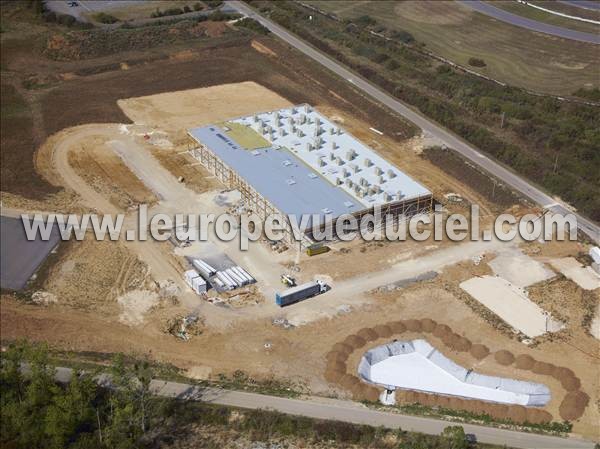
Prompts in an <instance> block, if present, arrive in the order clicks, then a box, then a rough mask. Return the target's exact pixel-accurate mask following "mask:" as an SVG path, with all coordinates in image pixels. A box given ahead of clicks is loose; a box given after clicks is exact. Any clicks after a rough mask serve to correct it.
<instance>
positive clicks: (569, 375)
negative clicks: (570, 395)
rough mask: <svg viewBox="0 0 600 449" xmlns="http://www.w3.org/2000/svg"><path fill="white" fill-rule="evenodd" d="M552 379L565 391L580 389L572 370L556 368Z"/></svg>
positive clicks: (562, 367)
mask: <svg viewBox="0 0 600 449" xmlns="http://www.w3.org/2000/svg"><path fill="white" fill-rule="evenodd" d="M552 377H554V378H555V379H556V380H558V381H559V382H560V384H561V385H562V387H563V388H564V389H565V390H567V391H575V390H579V387H581V380H579V377H577V376H576V375H575V373H574V372H573V370H570V369H569V368H565V367H564V366H559V367H556V369H555V370H554V372H553V373H552Z"/></svg>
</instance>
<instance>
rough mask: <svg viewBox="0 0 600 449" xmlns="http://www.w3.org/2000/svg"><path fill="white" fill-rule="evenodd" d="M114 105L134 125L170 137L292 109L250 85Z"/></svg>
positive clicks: (222, 86)
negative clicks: (250, 115)
mask: <svg viewBox="0 0 600 449" xmlns="http://www.w3.org/2000/svg"><path fill="white" fill-rule="evenodd" d="M117 104H118V105H119V107H120V108H121V109H122V110H123V112H124V113H125V114H126V115H127V117H129V118H130V119H131V120H133V122H135V123H136V124H144V125H148V126H151V127H156V128H159V129H161V130H165V131H167V132H174V133H181V132H182V130H186V129H188V128H193V127H197V126H202V125H208V124H210V123H214V122H222V121H225V120H228V119H231V118H235V117H239V116H242V115H249V114H252V113H255V112H259V111H269V110H273V109H278V108H284V107H289V106H292V104H291V103H290V102H289V101H287V100H286V99H284V98H283V97H280V96H279V95H277V94H276V93H275V92H273V91H271V90H269V89H267V88H265V87H263V86H261V85H260V84H257V83H255V82H253V81H246V82H243V83H235V84H221V85H218V86H211V87H203V88H199V89H189V90H184V91H179V92H167V93H162V94H156V95H149V96H146V97H138V98H128V99H122V100H119V101H118V102H117Z"/></svg>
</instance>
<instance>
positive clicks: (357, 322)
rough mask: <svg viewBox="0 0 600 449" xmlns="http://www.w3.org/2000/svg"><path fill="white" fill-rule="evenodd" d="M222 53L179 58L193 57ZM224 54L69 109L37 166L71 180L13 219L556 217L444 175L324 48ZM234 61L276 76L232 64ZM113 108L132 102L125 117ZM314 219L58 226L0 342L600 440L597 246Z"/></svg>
mask: <svg viewBox="0 0 600 449" xmlns="http://www.w3.org/2000/svg"><path fill="white" fill-rule="evenodd" d="M211 51H213V49H208V50H202V49H200V50H197V51H194V52H190V53H189V54H187V53H186V54H182V53H177V54H176V55H172V57H171V59H169V62H168V63H165V64H169V65H172V69H169V70H173V74H177V73H178V72H179V71H180V70H182V67H183V66H182V64H189V66H190V67H191V66H192V65H198V64H199V63H200V62H202V61H204V60H205V59H206V58H207V57H208V56H207V55H209V54H211V53H210V52H211ZM220 51H222V54H223V55H225V56H226V57H225V56H224V57H223V59H222V60H219V61H217V62H215V66H216V65H219V71H220V72H219V71H216V72H211V74H210V76H211V78H210V79H208V78H203V77H208V76H209V75H207V74H206V73H198V74H197V75H196V77H195V78H194V80H193V82H194V83H196V85H195V86H192V85H185V86H181V85H175V86H173V87H172V88H169V87H168V86H162V87H161V88H160V89H157V90H156V92H150V93H148V92H145V93H139V94H136V95H134V96H130V97H128V96H127V95H126V94H122V95H121V96H119V97H118V98H114V99H110V101H111V105H110V107H111V108H113V109H111V110H110V114H107V115H106V116H103V117H100V116H98V117H93V118H92V119H90V120H87V119H86V121H85V122H78V121H77V120H79V119H78V118H73V119H72V122H73V123H69V124H68V126H64V127H60V126H58V125H57V127H59V128H60V129H57V130H55V132H53V133H52V134H51V135H49V136H48V137H47V138H46V139H45V140H44V142H43V143H42V144H41V145H40V147H39V148H38V149H37V151H36V153H35V161H36V163H35V167H36V170H38V171H39V172H40V173H41V174H42V176H43V178H44V179H45V180H48V182H51V183H52V185H54V186H57V188H60V191H59V193H56V194H52V195H49V196H47V197H46V198H44V199H41V200H35V201H34V200H28V199H23V198H21V197H20V196H19V195H13V194H10V195H5V196H4V197H3V204H2V207H3V208H2V213H3V215H12V216H18V214H19V213H21V212H23V211H41V212H43V213H45V214H47V213H51V212H54V211H74V212H77V213H83V212H87V211H95V212H98V213H102V214H117V213H123V214H125V220H124V231H127V230H130V229H132V230H133V229H134V228H135V224H136V223H135V217H136V215H135V214H136V213H137V211H138V209H139V208H140V205H142V204H143V205H147V206H148V212H149V213H150V214H157V213H167V214H175V213H192V212H196V213H197V212H202V213H211V214H215V215H219V214H224V213H230V214H233V215H235V216H238V217H239V216H240V215H241V214H244V213H248V212H253V213H256V214H258V215H259V216H260V217H263V218H264V217H266V216H268V215H280V216H282V217H287V216H288V215H302V214H311V215H313V217H317V218H318V220H319V226H320V227H325V226H326V225H331V224H332V223H335V220H336V219H337V218H338V217H341V216H344V215H347V214H350V215H352V216H354V217H356V218H360V217H361V216H363V215H365V214H368V213H372V212H373V210H374V208H375V207H380V208H381V212H382V214H383V216H386V215H387V216H389V217H392V219H393V220H394V221H396V222H403V221H404V220H406V219H408V218H410V217H412V216H415V215H428V216H433V207H434V204H435V203H438V204H440V205H441V207H442V212H441V213H442V214H443V215H444V216H448V215H450V214H452V213H457V212H461V213H465V211H466V210H467V206H469V205H471V204H479V205H480V207H481V211H482V213H481V218H480V223H481V228H482V229H488V228H490V226H491V224H492V217H493V215H494V213H497V212H510V213H513V214H515V215H516V216H522V215H525V214H527V213H534V214H538V215H542V214H543V213H544V211H543V210H542V208H540V207H538V206H535V205H532V204H531V203H530V202H528V201H525V200H522V199H520V198H518V197H515V199H514V201H512V202H509V203H505V202H504V200H503V202H500V200H499V198H500V194H501V193H499V194H498V196H493V197H489V196H486V195H485V194H483V193H482V192H481V190H479V189H478V185H477V184H478V183H477V182H471V181H470V178H469V176H470V175H465V176H464V178H463V179H457V178H456V177H454V176H451V175H449V174H447V173H445V172H444V170H443V168H442V167H440V166H438V165H435V164H433V163H432V162H430V161H429V160H427V159H426V158H425V157H423V151H424V149H425V148H430V149H431V148H434V150H431V151H439V152H443V151H445V150H443V149H442V146H443V143H442V142H440V141H439V140H438V139H436V138H435V137H433V136H431V135H426V134H424V133H421V132H419V131H417V132H415V133H414V135H403V133H404V132H405V130H407V129H408V125H407V123H406V121H404V120H403V119H401V118H398V117H397V116H392V115H389V114H388V112H387V110H386V109H385V108H384V107H383V106H381V105H378V104H377V103H376V102H375V100H372V99H368V98H365V97H364V96H362V95H359V94H357V93H356V90H355V89H354V88H353V87H352V86H350V87H348V86H349V85H348V83H345V84H342V82H341V81H340V80H339V79H337V78H334V77H330V75H327V76H325V75H323V73H324V72H322V70H324V69H322V68H320V67H318V66H317V65H316V64H313V63H311V64H310V65H307V66H303V65H302V64H301V63H302V62H303V61H304V60H303V59H302V58H301V57H300V56H298V55H296V54H294V56H293V57H294V58H298V60H296V59H288V56H287V55H286V54H285V52H286V51H287V49H286V47H284V46H283V45H281V44H278V43H277V42H275V41H274V40H273V39H271V38H261V39H258V38H257V39H252V40H242V41H241V42H238V43H236V44H235V45H234V44H231V43H229V44H228V45H227V46H224V47H223V48H222V49H220ZM242 55H243V56H242ZM237 59H239V60H240V61H241V60H242V59H247V60H249V61H250V62H249V64H251V65H252V67H255V66H256V67H261V69H260V73H259V72H258V71H256V72H255V71H251V72H248V73H243V74H242V75H239V78H240V79H229V78H227V79H221V78H219V76H220V73H224V72H226V71H228V69H227V67H228V66H229V64H231V62H232V61H234V60H237ZM242 63H246V62H244V61H242V62H240V64H242ZM154 64H158V63H157V62H148V64H147V66H139V67H136V68H132V69H131V70H130V71H129V70H121V69H118V70H117V71H115V72H108V73H101V74H99V75H91V76H90V77H83V76H82V77H77V78H73V80H72V81H68V82H67V83H70V84H69V86H72V87H73V89H75V88H77V89H81V90H82V91H83V90H85V89H89V88H90V86H91V85H93V84H94V83H95V82H97V83H99V84H98V85H100V83H104V82H106V83H110V82H116V81H115V80H117V81H118V80H119V79H120V77H129V78H127V83H131V84H139V83H140V80H141V79H143V76H144V74H146V73H147V71H148V70H151V67H153V66H154ZM169 67H171V66H169ZM186 67H187V66H186ZM298 67H301V69H298ZM210 70H211V71H213V70H216V68H214V67H213V68H211V69H210ZM253 70H254V69H253ZM229 72H232V71H231V70H229ZM273 73H277V76H274V75H273ZM298 74H299V75H298ZM133 76H141V77H142V78H138V79H137V80H135V79H133V78H131V77H133ZM227 76H232V77H234V78H235V77H237V76H238V75H235V76H234V75H227ZM173 78H176V75H175V76H174V77H173ZM317 79H319V82H318V83H317V81H316V80H317ZM86 83H87V84H86ZM90 83H91V84H90ZM190 83H191V81H190ZM313 87H314V89H315V90H314V91H312V89H313ZM123 92H126V90H123ZM59 94H60V91H58V90H55V91H54V92H53V93H52V95H59ZM65 95H66V94H65ZM113 100H114V101H113ZM105 101H108V100H105ZM115 111H117V112H118V114H119V117H121V118H120V119H115V120H110V117H116V113H115ZM371 112H372V113H371ZM380 117H382V118H381V120H379V118H380ZM386 117H387V118H386ZM390 117H392V118H390ZM386 120H388V121H386ZM406 132H407V133H408V131H406ZM465 170H470V169H465ZM465 173H471V172H469V171H465ZM474 179H478V178H474ZM499 189H500V188H499ZM309 224H310V225H311V228H312V224H313V223H312V222H311V223H309ZM302 231H303V238H302V241H301V242H300V244H298V242H295V241H294V240H293V239H292V231H291V229H290V228H289V225H288V230H287V233H286V238H285V239H284V240H283V241H281V242H277V243H276V242H270V241H268V240H267V239H264V238H262V239H260V240H259V241H257V242H253V243H251V245H250V248H249V249H248V250H247V251H243V250H241V249H240V248H239V245H238V242H237V241H222V240H220V239H218V238H216V236H215V235H213V234H210V235H209V237H208V240H207V241H183V242H182V241H176V240H175V239H170V240H168V241H165V242H158V241H151V240H149V241H126V240H125V239H120V240H119V241H115V242H108V241H102V242H100V241H95V240H93V239H92V238H91V237H88V236H86V238H85V239H83V240H82V241H77V242H64V243H63V242H61V243H59V244H58V247H57V248H55V249H53V250H52V252H51V253H50V256H49V257H48V259H46V262H44V263H43V264H41V265H40V268H38V269H37V272H36V273H37V274H36V275H34V276H33V278H31V279H30V281H29V284H28V287H27V288H28V289H30V290H28V291H31V292H32V294H31V299H30V300H27V301H22V300H21V299H19V298H17V297H16V296H14V295H12V294H11V293H8V292H6V291H5V290H4V288H3V295H2V314H1V329H2V339H3V340H13V339H18V338H22V337H24V336H27V337H28V338H30V339H32V340H34V341H47V342H48V343H49V344H50V345H51V346H53V347H56V348H61V349H64V350H69V351H76V352H82V353H83V352H90V353H92V352H93V353H102V354H112V353H117V352H130V353H135V354H144V355H149V357H151V358H152V359H153V360H156V361H157V362H161V363H169V364H172V365H174V366H176V367H177V368H178V369H180V370H181V373H182V374H183V375H185V376H187V377H188V378H190V379H195V380H202V381H215V380H216V379H219V378H220V376H232V375H233V373H236V372H239V371H243V372H244V373H246V374H247V375H248V376H249V377H250V378H252V379H256V380H257V381H264V380H273V379H275V380H277V381H278V382H282V383H284V384H285V385H289V388H290V389H297V390H298V391H300V392H301V393H302V394H305V395H314V396H323V397H328V398H332V397H334V398H342V399H348V400H354V401H363V402H365V403H366V404H370V405H369V406H377V407H384V408H386V410H387V409H389V410H393V409H394V408H395V407H396V408H397V407H402V406H407V405H410V404H420V405H422V406H424V407H429V408H431V409H432V410H437V412H436V413H438V415H444V413H446V412H448V413H450V412H449V411H451V410H454V411H466V412H468V413H470V414H472V416H475V417H476V418H475V420H477V419H480V418H481V417H482V416H484V415H485V416H486V417H491V418H492V419H493V420H496V421H497V422H499V423H502V425H506V426H511V425H514V426H517V428H519V429H523V428H524V429H528V427H527V426H528V425H531V424H535V425H543V424H549V423H552V422H557V423H562V422H565V421H568V422H569V423H572V425H573V427H572V432H573V434H574V435H577V436H582V437H585V438H600V433H599V429H598V426H597V423H598V422H599V421H600V409H599V408H598V403H599V401H600V380H599V378H598V375H597V374H598V366H599V363H600V351H599V344H598V343H599V342H598V339H600V312H598V303H599V300H600V275H599V274H598V273H597V271H595V268H594V267H593V264H596V265H595V266H596V267H597V265H598V261H596V260H595V259H593V254H596V253H594V252H593V251H592V252H590V250H592V249H593V247H594V244H592V243H591V242H589V241H586V240H579V241H562V242H559V241H552V242H541V241H532V242H526V241H524V240H520V239H515V240H512V241H509V242H502V241H499V240H497V239H491V240H490V241H484V240H479V241H464V242H450V241H432V240H428V241H423V242H418V241H411V240H409V241H405V242H392V241H376V240H375V241H362V240H360V239H356V240H353V241H349V242H338V241H336V242H329V243H327V245H319V244H318V243H317V242H316V241H315V240H314V239H313V235H312V229H309V226H307V227H306V228H304V229H303V230H302ZM123 234H124V232H123ZM49 251H50V249H48V250H47V252H49ZM99 260H102V263H101V264H100V263H99V262H98V261H99ZM590 367H593V368H594V369H590ZM436 416H437V415H436ZM454 416H456V415H454ZM478 417H479V418H478ZM486 419H487V418H486ZM519 426H521V427H519Z"/></svg>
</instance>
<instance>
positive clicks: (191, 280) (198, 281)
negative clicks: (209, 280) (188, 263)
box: [185, 270, 206, 295]
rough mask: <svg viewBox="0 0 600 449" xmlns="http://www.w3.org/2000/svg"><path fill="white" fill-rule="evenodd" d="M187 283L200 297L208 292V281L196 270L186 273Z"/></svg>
mask: <svg viewBox="0 0 600 449" xmlns="http://www.w3.org/2000/svg"><path fill="white" fill-rule="evenodd" d="M185 281H186V282H187V284H188V285H189V286H190V287H191V288H192V290H194V292H195V293H196V294H198V295H200V294H202V293H205V292H206V281H205V280H204V279H202V276H200V274H198V272H197V271H196V270H187V271H186V272H185Z"/></svg>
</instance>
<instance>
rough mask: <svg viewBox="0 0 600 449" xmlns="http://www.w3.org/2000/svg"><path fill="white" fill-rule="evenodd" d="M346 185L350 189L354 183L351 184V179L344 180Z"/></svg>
mask: <svg viewBox="0 0 600 449" xmlns="http://www.w3.org/2000/svg"><path fill="white" fill-rule="evenodd" d="M346 185H347V186H348V187H350V188H352V186H353V185H354V183H353V182H352V180H351V179H346Z"/></svg>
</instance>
